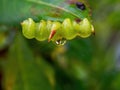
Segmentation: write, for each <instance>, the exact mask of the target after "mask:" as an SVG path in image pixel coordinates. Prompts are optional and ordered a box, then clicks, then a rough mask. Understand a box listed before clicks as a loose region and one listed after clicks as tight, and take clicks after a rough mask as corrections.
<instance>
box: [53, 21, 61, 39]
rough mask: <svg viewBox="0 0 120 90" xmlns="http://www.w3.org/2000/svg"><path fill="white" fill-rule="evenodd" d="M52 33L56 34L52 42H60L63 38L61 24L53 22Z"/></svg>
mask: <svg viewBox="0 0 120 90" xmlns="http://www.w3.org/2000/svg"><path fill="white" fill-rule="evenodd" d="M51 32H54V33H55V34H54V36H53V38H52V39H51V40H52V41H55V40H58V39H60V38H61V23H60V22H53V25H52V28H51Z"/></svg>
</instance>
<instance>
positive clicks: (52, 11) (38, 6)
mask: <svg viewBox="0 0 120 90" xmlns="http://www.w3.org/2000/svg"><path fill="white" fill-rule="evenodd" d="M68 1H69V0H68ZM68 1H67V0H11V1H9V0H1V3H0V11H1V13H0V23H9V24H11V22H12V23H15V22H19V23H20V22H21V21H22V20H23V19H25V18H28V17H32V18H34V19H52V20H63V19H65V18H71V19H74V18H80V19H83V18H85V17H87V18H89V8H87V6H86V10H80V9H78V8H77V7H76V5H75V3H74V4H70V3H69V2H70V1H69V2H68ZM80 1H82V2H84V0H80ZM85 5H86V3H85Z"/></svg>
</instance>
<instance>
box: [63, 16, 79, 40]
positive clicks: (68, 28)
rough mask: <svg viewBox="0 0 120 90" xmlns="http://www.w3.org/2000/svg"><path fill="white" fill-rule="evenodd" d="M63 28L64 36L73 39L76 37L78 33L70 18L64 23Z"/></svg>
mask: <svg viewBox="0 0 120 90" xmlns="http://www.w3.org/2000/svg"><path fill="white" fill-rule="evenodd" d="M62 30H63V31H64V33H63V35H64V38H65V39H67V40H71V39H73V38H75V37H76V35H77V33H76V31H75V30H74V27H73V23H72V22H71V20H70V19H69V18H67V19H65V20H64V21H63V23H62Z"/></svg>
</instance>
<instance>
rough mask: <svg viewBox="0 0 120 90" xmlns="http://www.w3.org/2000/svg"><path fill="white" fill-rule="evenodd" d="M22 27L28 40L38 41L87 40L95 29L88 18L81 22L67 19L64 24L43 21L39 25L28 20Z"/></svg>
mask: <svg viewBox="0 0 120 90" xmlns="http://www.w3.org/2000/svg"><path fill="white" fill-rule="evenodd" d="M21 25H22V33H23V35H24V36H25V37H26V38H28V39H32V38H35V39H37V40H38V41H44V40H48V41H58V40H62V39H66V40H71V39H73V38H75V37H76V36H80V37H82V38H86V37H89V36H90V35H91V34H92V33H93V32H94V28H93V26H92V25H91V23H90V22H89V20H88V19H87V18H84V19H83V20H82V21H81V22H76V21H72V20H70V19H69V18H66V19H65V20H64V21H63V22H58V21H50V20H47V21H45V20H41V21H40V22H38V23H35V22H34V21H33V20H32V19H31V18H28V19H27V20H24V21H23V22H22V23H21Z"/></svg>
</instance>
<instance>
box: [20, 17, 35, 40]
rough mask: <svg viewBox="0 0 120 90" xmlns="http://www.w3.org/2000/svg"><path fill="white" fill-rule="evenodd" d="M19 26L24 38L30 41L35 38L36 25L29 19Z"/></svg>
mask: <svg viewBox="0 0 120 90" xmlns="http://www.w3.org/2000/svg"><path fill="white" fill-rule="evenodd" d="M21 25H22V33H23V35H24V36H25V37H26V38H28V39H32V38H34V37H35V29H36V26H35V25H36V24H35V22H34V21H33V20H32V19H31V18H29V19H28V20H25V21H23V22H22V23H21Z"/></svg>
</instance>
